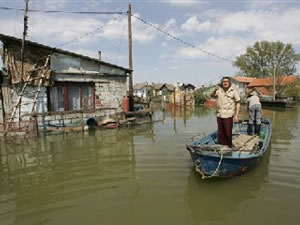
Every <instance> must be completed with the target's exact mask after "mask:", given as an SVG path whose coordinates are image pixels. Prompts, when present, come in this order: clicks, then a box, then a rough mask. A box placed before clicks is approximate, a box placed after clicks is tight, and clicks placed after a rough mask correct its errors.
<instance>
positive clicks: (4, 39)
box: [0, 34, 131, 72]
mask: <svg viewBox="0 0 300 225" xmlns="http://www.w3.org/2000/svg"><path fill="white" fill-rule="evenodd" d="M0 40H1V41H2V42H3V43H5V42H10V41H15V42H20V43H21V42H22V39H20V38H16V37H12V36H8V35H5V34H0ZM25 43H26V44H27V45H32V46H35V47H38V48H43V49H46V50H49V51H51V52H53V53H55V52H58V53H63V54H67V55H72V56H75V57H80V58H84V59H87V60H90V61H94V62H97V63H100V64H103V65H108V66H111V67H115V68H119V69H123V70H125V71H127V72H130V71H131V70H130V69H128V68H125V67H122V66H118V65H114V64H111V63H108V62H104V61H102V60H99V59H95V58H91V57H89V56H85V55H81V54H78V53H75V52H69V51H66V50H63V49H59V48H53V47H50V46H47V45H42V44H39V43H37V42H33V41H28V40H26V41H25Z"/></svg>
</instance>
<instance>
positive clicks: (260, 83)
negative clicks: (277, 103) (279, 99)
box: [248, 75, 298, 96]
mask: <svg viewBox="0 0 300 225" xmlns="http://www.w3.org/2000/svg"><path fill="white" fill-rule="evenodd" d="M297 80H298V77H297V76H296V75H290V76H280V77H279V78H277V79H276V83H275V86H276V91H277V93H278V94H279V95H280V94H281V93H282V92H283V91H284V89H285V87H287V86H288V85H291V84H293V83H294V82H296V81H297ZM252 90H255V91H256V92H257V93H258V95H260V96H272V95H273V78H272V77H267V78H255V79H254V80H253V81H251V82H250V83H249V84H248V92H250V91H252Z"/></svg>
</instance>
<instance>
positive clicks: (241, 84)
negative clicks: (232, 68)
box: [232, 76, 256, 101]
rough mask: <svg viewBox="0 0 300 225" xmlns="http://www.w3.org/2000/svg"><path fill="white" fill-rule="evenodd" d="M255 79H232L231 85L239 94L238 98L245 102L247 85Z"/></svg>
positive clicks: (236, 77)
mask: <svg viewBox="0 0 300 225" xmlns="http://www.w3.org/2000/svg"><path fill="white" fill-rule="evenodd" d="M255 79H256V78H254V77H239V76H235V77H232V84H233V86H234V87H235V89H236V90H237V91H238V93H239V94H240V97H241V99H242V100H243V101H245V100H246V98H247V92H248V85H249V84H250V83H251V82H252V81H253V80H255Z"/></svg>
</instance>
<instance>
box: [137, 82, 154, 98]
mask: <svg viewBox="0 0 300 225" xmlns="http://www.w3.org/2000/svg"><path fill="white" fill-rule="evenodd" d="M151 90H152V85H150V84H148V82H143V83H136V84H135V85H134V86H133V94H134V96H137V97H139V98H144V99H145V98H147V97H148V96H149V92H150V91H151Z"/></svg>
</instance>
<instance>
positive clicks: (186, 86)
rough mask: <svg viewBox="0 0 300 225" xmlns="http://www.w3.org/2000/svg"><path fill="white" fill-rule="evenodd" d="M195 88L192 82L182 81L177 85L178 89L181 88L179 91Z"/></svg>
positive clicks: (189, 90)
mask: <svg viewBox="0 0 300 225" xmlns="http://www.w3.org/2000/svg"><path fill="white" fill-rule="evenodd" d="M195 88H196V87H195V86H194V85H192V84H185V83H183V84H181V85H180V86H179V90H181V91H188V92H191V91H194V90H195Z"/></svg>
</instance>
